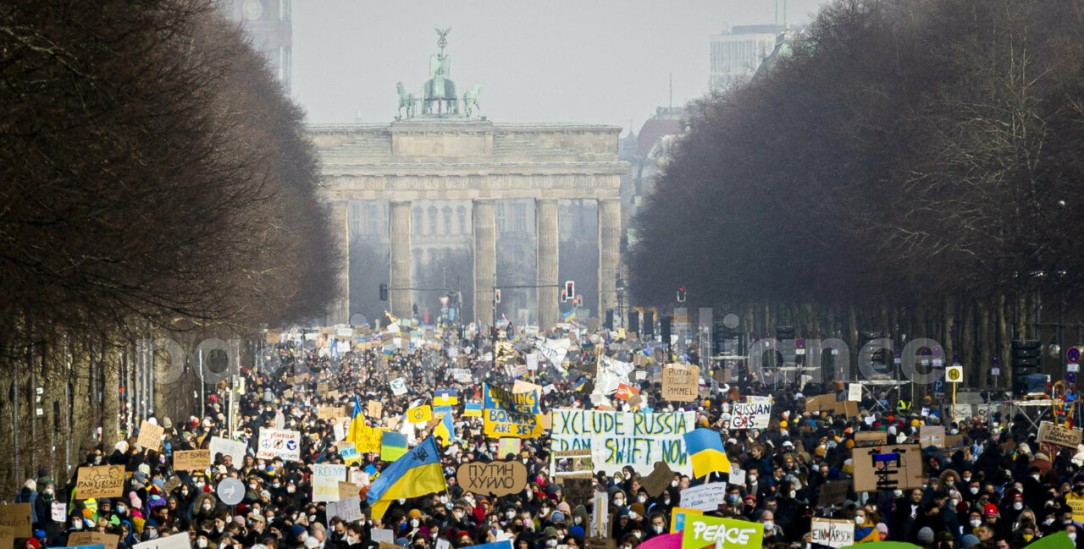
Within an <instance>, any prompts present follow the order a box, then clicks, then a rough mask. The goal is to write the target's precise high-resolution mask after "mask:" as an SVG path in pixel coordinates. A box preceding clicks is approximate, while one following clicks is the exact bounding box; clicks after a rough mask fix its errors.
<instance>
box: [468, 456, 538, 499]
mask: <svg viewBox="0 0 1084 549" xmlns="http://www.w3.org/2000/svg"><path fill="white" fill-rule="evenodd" d="M456 480H458V481H459V485H460V486H462V487H463V489H464V490H467V491H469V492H474V493H475V494H478V495H480V496H497V497H500V496H507V495H509V494H516V493H519V492H520V491H522V490H523V489H524V488H525V487H526V486H527V468H526V467H524V466H523V464H522V463H520V462H518V461H491V462H489V463H483V462H477V461H472V462H468V463H464V464H462V465H460V466H459V468H458V469H456Z"/></svg>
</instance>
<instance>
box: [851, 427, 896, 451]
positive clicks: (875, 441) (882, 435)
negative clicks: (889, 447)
mask: <svg viewBox="0 0 1084 549" xmlns="http://www.w3.org/2000/svg"><path fill="white" fill-rule="evenodd" d="M882 444H888V433H886V432H884V431H861V432H858V433H855V434H854V447H855V449H858V448H869V447H870V446H880V445H882Z"/></svg>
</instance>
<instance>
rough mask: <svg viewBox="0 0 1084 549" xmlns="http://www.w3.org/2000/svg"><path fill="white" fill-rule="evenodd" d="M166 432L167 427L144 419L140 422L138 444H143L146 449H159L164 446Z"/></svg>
mask: <svg viewBox="0 0 1084 549" xmlns="http://www.w3.org/2000/svg"><path fill="white" fill-rule="evenodd" d="M164 434H166V430H165V429H163V428H162V427H161V426H159V425H155V424H153V423H151V422H149V421H147V420H145V419H144V420H143V422H142V423H140V424H139V438H138V439H136V444H138V445H140V446H142V447H143V449H144V450H157V449H158V448H159V447H160V446H162V435H164Z"/></svg>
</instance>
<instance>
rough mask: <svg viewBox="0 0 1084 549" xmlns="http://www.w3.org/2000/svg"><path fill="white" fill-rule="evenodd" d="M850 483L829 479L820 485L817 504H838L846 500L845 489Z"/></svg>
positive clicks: (848, 487)
mask: <svg viewBox="0 0 1084 549" xmlns="http://www.w3.org/2000/svg"><path fill="white" fill-rule="evenodd" d="M850 487H851V483H850V482H849V481H846V480H830V481H828V482H826V483H824V484H822V485H821V491H820V497H819V498H818V499H817V504H818V505H839V504H841V503H843V502H844V501H846V500H847V490H849V489H850Z"/></svg>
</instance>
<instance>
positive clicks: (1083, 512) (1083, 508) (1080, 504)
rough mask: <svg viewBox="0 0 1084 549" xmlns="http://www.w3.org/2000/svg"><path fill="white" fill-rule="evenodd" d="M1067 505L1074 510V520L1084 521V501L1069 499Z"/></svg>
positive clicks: (1066, 501)
mask: <svg viewBox="0 0 1084 549" xmlns="http://www.w3.org/2000/svg"><path fill="white" fill-rule="evenodd" d="M1065 503H1066V505H1068V506H1069V508H1070V509H1072V510H1073V520H1075V521H1077V522H1081V521H1084V499H1068V500H1065Z"/></svg>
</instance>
